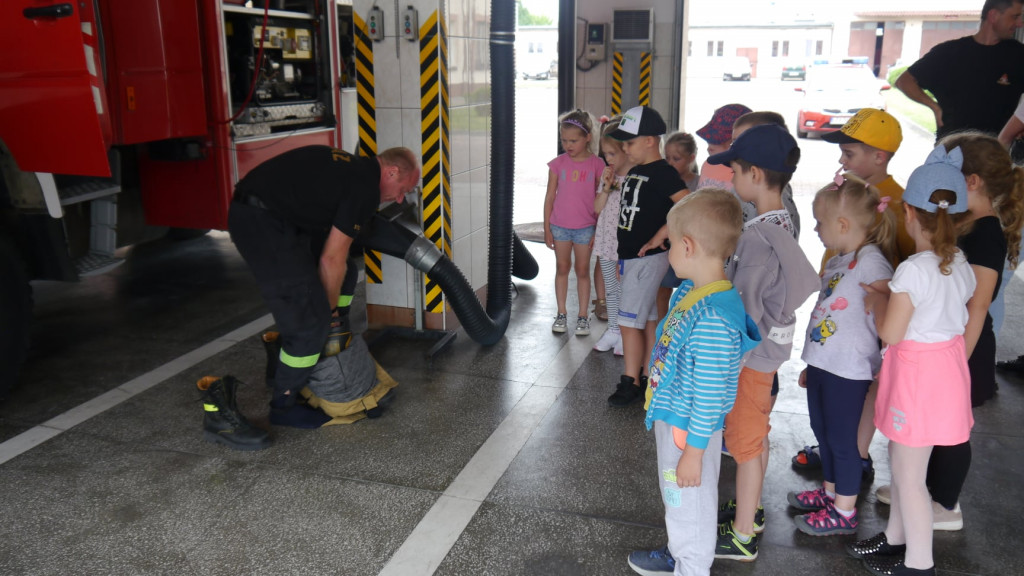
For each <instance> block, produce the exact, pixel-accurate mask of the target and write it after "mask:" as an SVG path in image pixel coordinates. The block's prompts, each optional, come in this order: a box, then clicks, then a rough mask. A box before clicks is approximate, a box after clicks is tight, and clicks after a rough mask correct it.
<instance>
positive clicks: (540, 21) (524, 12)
mask: <svg viewBox="0 0 1024 576" xmlns="http://www.w3.org/2000/svg"><path fill="white" fill-rule="evenodd" d="M517 4H518V5H519V25H520V26H550V25H551V24H553V22H551V18H550V17H548V16H544V15H543V14H530V11H529V10H528V9H527V8H526V6H523V3H522V2H517Z"/></svg>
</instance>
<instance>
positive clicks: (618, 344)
mask: <svg viewBox="0 0 1024 576" xmlns="http://www.w3.org/2000/svg"><path fill="white" fill-rule="evenodd" d="M618 334H619V339H618V340H616V341H615V347H614V348H612V353H613V354H615V355H616V356H622V332H619V333H618Z"/></svg>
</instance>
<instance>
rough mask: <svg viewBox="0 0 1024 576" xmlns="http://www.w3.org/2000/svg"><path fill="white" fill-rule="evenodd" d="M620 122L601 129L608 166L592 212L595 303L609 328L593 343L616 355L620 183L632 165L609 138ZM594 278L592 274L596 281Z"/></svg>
mask: <svg viewBox="0 0 1024 576" xmlns="http://www.w3.org/2000/svg"><path fill="white" fill-rule="evenodd" d="M620 120H622V117H621V116H616V117H614V118H612V119H610V120H608V121H607V123H605V125H604V127H603V128H602V129H601V153H602V154H604V161H605V162H606V163H607V164H608V166H607V167H605V169H604V172H602V174H601V187H600V188H599V189H598V194H597V197H596V198H595V199H594V212H597V213H598V214H599V216H598V217H597V231H596V232H595V235H594V252H595V253H596V254H597V265H598V267H599V268H600V269H601V270H600V277H601V278H602V279H603V280H604V283H603V284H604V294H603V296H604V297H603V298H602V297H601V296H602V295H601V294H598V300H599V301H602V300H603V301H604V302H605V306H606V311H607V318H608V328H607V329H606V330H605V332H604V334H602V335H601V339H600V340H598V341H597V343H596V344H594V350H597V351H599V352H607V351H608V350H614V353H615V355H617V356H622V335H621V334H620V333H619V296H621V295H622V286H621V285H620V284H619V275H618V269H619V267H618V259H619V256H618V254H619V242H618V239H617V238H616V234H617V232H618V224H619V200H620V199H621V195H622V182H623V181H624V180H625V179H626V174H627V173H628V172H629V170H630V168H632V167H633V166H634V164H633V162H630V160H629V158H628V157H627V156H626V153H625V151H623V147H622V142H620V141H618V140H616V139H614V138H611V137H609V136H608V134H611V133H612V132H613V131H614V130H615V129H616V128H618V127H619V121H620ZM596 278H597V275H596V274H595V281H596Z"/></svg>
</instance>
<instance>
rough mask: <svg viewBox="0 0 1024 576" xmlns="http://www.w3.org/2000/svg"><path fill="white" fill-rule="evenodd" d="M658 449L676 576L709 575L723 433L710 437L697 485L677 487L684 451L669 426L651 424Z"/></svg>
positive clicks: (659, 474) (713, 544)
mask: <svg viewBox="0 0 1024 576" xmlns="http://www.w3.org/2000/svg"><path fill="white" fill-rule="evenodd" d="M654 441H655V443H656V444H657V447H658V488H659V489H660V491H661V501H662V503H663V504H664V505H665V528H666V529H667V530H668V550H669V552H671V553H672V557H673V558H675V560H676V571H675V576H698V575H699V576H708V575H709V574H711V563H712V562H714V560H715V542H716V541H717V538H718V471H719V469H720V467H721V464H722V431H721V430H719V431H717V432H715V433H714V434H712V435H711V440H709V441H708V447H707V449H706V450H704V458H703V460H702V466H701V475H700V486H697V487H694V488H680V487H679V485H678V484H676V466H677V465H678V464H679V458H680V457H681V456H682V455H683V451H682V450H680V449H679V448H677V447H676V445H675V442H673V440H672V427H671V426H670V425H668V424H666V423H664V422H662V421H660V420H659V421H656V422H655V423H654Z"/></svg>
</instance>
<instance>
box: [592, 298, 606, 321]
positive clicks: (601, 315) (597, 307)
mask: <svg viewBox="0 0 1024 576" xmlns="http://www.w3.org/2000/svg"><path fill="white" fill-rule="evenodd" d="M594 316H597V319H598V320H608V305H607V303H606V302H605V301H604V300H594Z"/></svg>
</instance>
